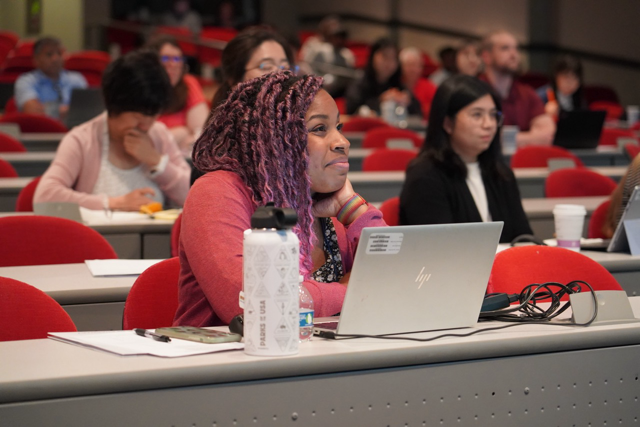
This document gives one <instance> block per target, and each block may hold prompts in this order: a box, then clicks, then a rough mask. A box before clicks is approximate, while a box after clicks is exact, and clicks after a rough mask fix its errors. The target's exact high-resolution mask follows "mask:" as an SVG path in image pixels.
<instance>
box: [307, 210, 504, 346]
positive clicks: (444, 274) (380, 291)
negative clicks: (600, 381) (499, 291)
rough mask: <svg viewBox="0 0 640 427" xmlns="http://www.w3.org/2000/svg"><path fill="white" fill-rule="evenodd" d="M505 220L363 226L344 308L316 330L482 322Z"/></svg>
mask: <svg viewBox="0 0 640 427" xmlns="http://www.w3.org/2000/svg"><path fill="white" fill-rule="evenodd" d="M502 226H503V223H502V222H485V223H465V224H437V225H411V226H397V227H377V228H364V229H363V230H362V235H361V237H360V243H359V244H358V249H357V251H356V256H355V260H354V264H353V268H352V270H351V277H350V279H349V285H348V286H347V294H346V296H345V299H344V303H343V305H342V312H341V313H340V317H339V319H337V324H336V322H333V323H334V324H330V323H328V324H325V323H317V324H316V325H315V326H314V334H315V335H318V336H321V337H325V338H341V335H346V336H349V335H382V334H398V333H410V332H418V331H431V330H437V329H453V328H464V327H471V326H474V325H475V324H476V322H477V321H478V316H479V314H480V308H481V306H482V301H483V299H484V294H485V291H486V288H487V282H488V279H489V273H490V272H491V267H492V266H493V259H494V257H495V254H496V248H497V245H498V242H499V240H500V233H501V231H502Z"/></svg>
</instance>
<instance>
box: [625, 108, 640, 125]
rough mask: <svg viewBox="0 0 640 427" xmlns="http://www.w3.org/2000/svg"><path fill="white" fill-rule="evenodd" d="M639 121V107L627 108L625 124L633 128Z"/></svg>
mask: <svg viewBox="0 0 640 427" xmlns="http://www.w3.org/2000/svg"><path fill="white" fill-rule="evenodd" d="M638 119H640V107H638V106H637V105H628V106H627V123H628V124H629V126H633V125H634V124H635V123H636V122H637V121H638Z"/></svg>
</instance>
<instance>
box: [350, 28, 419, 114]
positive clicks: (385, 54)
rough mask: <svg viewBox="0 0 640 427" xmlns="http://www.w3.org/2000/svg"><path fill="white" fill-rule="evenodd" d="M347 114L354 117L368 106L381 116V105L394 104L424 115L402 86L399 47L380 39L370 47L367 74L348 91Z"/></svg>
mask: <svg viewBox="0 0 640 427" xmlns="http://www.w3.org/2000/svg"><path fill="white" fill-rule="evenodd" d="M346 98H347V113H348V114H354V113H356V112H357V111H358V109H359V108H360V107H361V106H363V105H366V106H367V107H369V108H370V109H371V110H373V111H375V112H377V113H378V114H380V104H381V103H382V102H384V101H394V102H395V103H396V104H398V105H401V106H403V107H406V108H407V112H408V113H409V114H410V115H422V110H421V108H420V102H419V101H418V100H417V99H416V98H415V97H414V96H413V95H412V94H411V91H410V90H408V89H407V88H406V87H404V85H403V84H402V71H401V69H400V63H399V60H398V46H397V45H396V44H395V43H394V42H393V41H392V40H391V39H389V38H381V39H379V40H378V41H376V42H375V43H374V44H373V45H372V46H371V52H370V53H369V61H368V62H367V66H366V67H365V69H364V75H363V76H362V78H360V79H359V80H356V81H355V82H353V83H352V84H351V85H350V86H349V87H348V88H347V94H346Z"/></svg>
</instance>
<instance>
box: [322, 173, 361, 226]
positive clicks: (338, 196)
mask: <svg viewBox="0 0 640 427" xmlns="http://www.w3.org/2000/svg"><path fill="white" fill-rule="evenodd" d="M354 194H355V192H354V191H353V187H352V186H351V182H350V181H349V179H348V178H347V180H346V181H345V183H344V185H343V186H342V188H341V189H339V190H338V191H336V192H334V193H329V194H318V193H316V195H315V196H314V197H313V207H312V208H311V210H312V213H313V216H315V217H316V218H329V217H335V216H336V215H337V214H338V211H339V210H340V208H341V207H342V206H344V204H345V203H347V202H348V201H349V199H350V198H351V197H353V195H354Z"/></svg>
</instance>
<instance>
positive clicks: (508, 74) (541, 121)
mask: <svg viewBox="0 0 640 427" xmlns="http://www.w3.org/2000/svg"><path fill="white" fill-rule="evenodd" d="M482 61H483V62H484V65H485V70H484V75H483V76H481V78H482V79H483V80H485V81H487V82H488V83H489V84H490V85H491V86H493V88H494V90H495V91H496V92H497V93H498V95H499V96H500V98H501V99H502V112H503V114H504V124H505V125H515V126H518V127H519V128H520V132H518V134H517V136H516V142H517V144H518V147H523V146H527V145H551V143H552V142H553V137H554V135H555V132H556V125H555V122H554V121H553V119H552V118H551V116H549V115H548V114H546V113H545V112H544V105H543V104H542V101H541V100H540V98H539V97H538V95H537V94H536V93H535V91H534V90H533V89H532V88H530V87H529V86H527V85H524V84H522V83H519V82H517V81H515V79H514V76H515V75H516V73H517V72H518V69H519V68H520V52H519V51H518V41H517V40H516V38H515V37H514V36H513V34H511V33H508V32H507V31H497V32H493V33H491V34H489V35H488V36H487V37H485V39H484V40H483V43H482Z"/></svg>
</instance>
